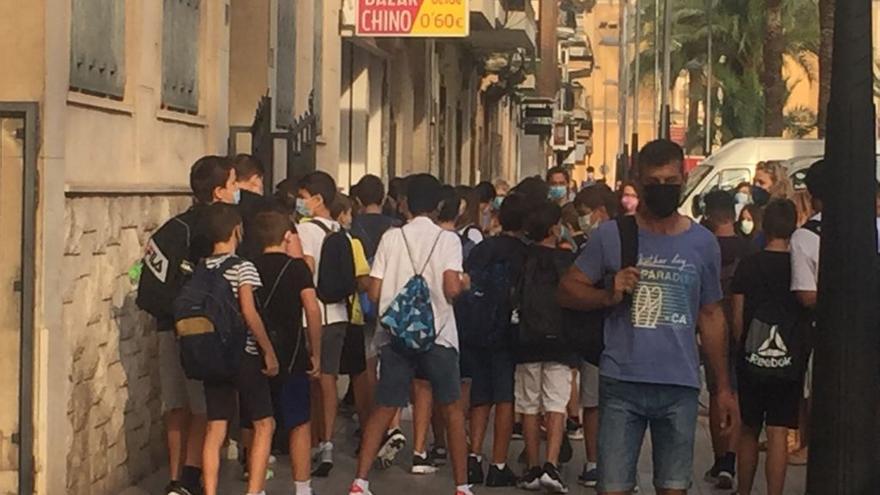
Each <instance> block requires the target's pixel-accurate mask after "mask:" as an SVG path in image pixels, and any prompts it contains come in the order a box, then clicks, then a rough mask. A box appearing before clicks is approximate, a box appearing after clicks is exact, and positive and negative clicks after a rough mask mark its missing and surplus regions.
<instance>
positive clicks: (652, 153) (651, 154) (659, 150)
mask: <svg viewBox="0 0 880 495" xmlns="http://www.w3.org/2000/svg"><path fill="white" fill-rule="evenodd" d="M665 165H676V166H678V167H679V168H681V169H683V168H684V150H683V149H682V147H681V146H679V145H678V144H676V143H674V142H672V141H670V140H668V139H657V140H654V141H651V142H650V143H648V144H646V145H645V146H644V147H643V148H642V149H641V151H639V170H645V169H649V168H657V167H663V166H665Z"/></svg>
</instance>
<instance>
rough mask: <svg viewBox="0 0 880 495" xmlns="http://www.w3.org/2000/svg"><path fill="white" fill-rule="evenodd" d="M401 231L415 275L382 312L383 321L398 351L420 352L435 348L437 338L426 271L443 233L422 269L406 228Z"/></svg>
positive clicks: (406, 352) (435, 240)
mask: <svg viewBox="0 0 880 495" xmlns="http://www.w3.org/2000/svg"><path fill="white" fill-rule="evenodd" d="M400 233H401V235H402V236H403V244H404V245H405V246H406V253H407V254H408V255H409V260H410V263H412V267H413V272H414V273H415V275H413V276H412V278H410V279H409V281H407V283H406V285H404V286H403V289H401V290H400V292H398V293H397V295H396V296H394V299H393V300H392V301H391V304H390V305H389V306H388V309H386V310H385V312H384V313H382V318H381V319H380V320H379V323H381V324H382V326H383V327H385V328H387V329H388V331H389V332H390V333H391V345H392V346H394V348H395V349H396V350H397V351H398V352H401V353H405V354H419V353H423V352H427V351H429V350H431V348H432V347H434V341H435V340H436V338H437V328H436V326H435V324H434V308H433V307H432V306H431V289H430V288H429V287H428V281H427V280H425V277H424V276H423V274H424V272H425V269H427V268H428V263H430V262H431V256H433V254H434V249H435V248H436V247H437V242H438V241H439V240H440V236H441V235H443V233H442V232H441V233H440V234H438V235H437V238H436V239H434V245H433V246H432V247H431V252H430V253H428V258H427V259H426V260H425V264H424V266H422V269H421V270H419V269H418V268H417V267H416V262H415V260H414V259H413V257H412V252H411V251H410V249H409V242H407V240H406V234H404V233H403V229H401V230H400Z"/></svg>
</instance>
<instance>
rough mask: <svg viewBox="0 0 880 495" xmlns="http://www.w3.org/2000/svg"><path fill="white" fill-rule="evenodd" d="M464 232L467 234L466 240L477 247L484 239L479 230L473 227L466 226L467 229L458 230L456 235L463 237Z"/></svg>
mask: <svg viewBox="0 0 880 495" xmlns="http://www.w3.org/2000/svg"><path fill="white" fill-rule="evenodd" d="M465 232H467V238H468V240H470V241H471V242H473V243H474V245H477V244H479V243H481V242H483V239H484V237H483V233H482V232H480V229H479V228H477V227H475V226H467V227H465V228H463V229H461V230H459V231H458V235H459V236H462V235H464V233H465Z"/></svg>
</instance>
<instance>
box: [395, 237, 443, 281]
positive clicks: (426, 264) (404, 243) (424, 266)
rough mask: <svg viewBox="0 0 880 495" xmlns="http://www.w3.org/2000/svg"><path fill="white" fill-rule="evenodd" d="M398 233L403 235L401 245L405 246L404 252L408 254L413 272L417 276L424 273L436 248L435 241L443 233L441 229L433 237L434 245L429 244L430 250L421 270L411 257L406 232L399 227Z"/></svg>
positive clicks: (436, 241) (438, 240)
mask: <svg viewBox="0 0 880 495" xmlns="http://www.w3.org/2000/svg"><path fill="white" fill-rule="evenodd" d="M400 235H402V236H403V245H404V246H406V254H407V255H408V256H409V262H410V264H411V265H412V269H413V272H414V273H415V274H416V275H418V276H422V275H423V274H424V273H425V270H427V269H428V263H430V262H431V257H432V256H434V250H435V249H436V248H437V243H438V242H440V236H442V235H443V231H442V230H441V231H440V233H439V234H437V237H436V238H435V239H434V245H433V246H431V251H430V252H429V253H428V258H427V259H425V264H424V265H423V266H422V269H421V270H419V269H418V268H417V267H416V260H415V259H414V258H413V255H412V251H411V250H410V249H409V242H408V241H407V240H406V232H404V231H403V228H402V227H401V229H400Z"/></svg>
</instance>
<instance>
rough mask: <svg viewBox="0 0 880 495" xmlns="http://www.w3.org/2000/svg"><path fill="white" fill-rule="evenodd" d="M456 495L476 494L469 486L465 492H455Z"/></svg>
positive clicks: (460, 490) (459, 490)
mask: <svg viewBox="0 0 880 495" xmlns="http://www.w3.org/2000/svg"><path fill="white" fill-rule="evenodd" d="M455 495H474V492H472V491H471V486H470V485H468V486H466V487H465V489H464V490H462V489H457V490H455Z"/></svg>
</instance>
